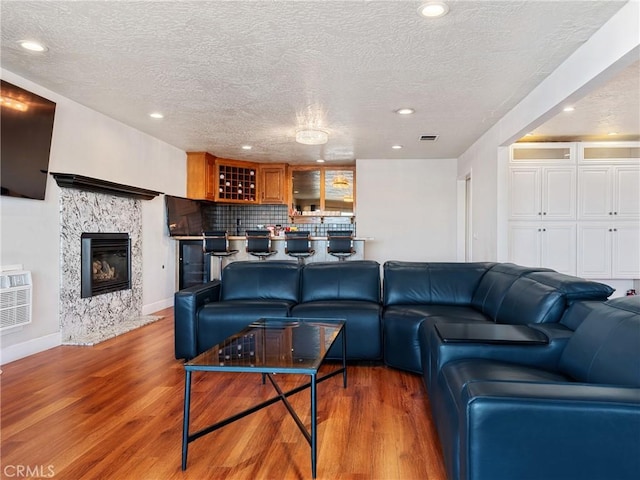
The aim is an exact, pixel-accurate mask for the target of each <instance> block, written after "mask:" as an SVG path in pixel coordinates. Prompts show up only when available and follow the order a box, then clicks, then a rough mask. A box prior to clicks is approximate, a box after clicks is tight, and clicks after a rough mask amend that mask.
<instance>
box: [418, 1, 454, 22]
mask: <svg viewBox="0 0 640 480" xmlns="http://www.w3.org/2000/svg"><path fill="white" fill-rule="evenodd" d="M448 12H449V6H448V5H447V4H446V3H444V2H427V3H425V4H423V5H420V8H418V13H419V14H420V15H422V16H423V17H426V18H439V17H444V16H445V15H446V14H447V13H448Z"/></svg>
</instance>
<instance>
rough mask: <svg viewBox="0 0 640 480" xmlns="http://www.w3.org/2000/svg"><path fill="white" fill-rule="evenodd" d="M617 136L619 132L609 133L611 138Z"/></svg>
mask: <svg viewBox="0 0 640 480" xmlns="http://www.w3.org/2000/svg"><path fill="white" fill-rule="evenodd" d="M617 134H618V132H609V133H607V135H611V136H614V135H617Z"/></svg>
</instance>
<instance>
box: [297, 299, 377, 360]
mask: <svg viewBox="0 0 640 480" xmlns="http://www.w3.org/2000/svg"><path fill="white" fill-rule="evenodd" d="M381 308H382V307H381V306H380V304H379V303H375V302H369V301H362V300H340V301H334V300H319V301H315V302H306V303H300V304H298V305H296V306H294V307H293V308H292V309H291V316H292V317H301V318H334V319H342V320H345V321H346V327H345V330H346V337H347V358H348V359H360V360H378V359H380V358H382V325H381V321H380V310H381ZM327 358H332V359H338V358H342V340H341V339H338V340H337V341H336V342H335V343H334V344H333V346H332V347H331V349H330V350H329V352H328V354H327Z"/></svg>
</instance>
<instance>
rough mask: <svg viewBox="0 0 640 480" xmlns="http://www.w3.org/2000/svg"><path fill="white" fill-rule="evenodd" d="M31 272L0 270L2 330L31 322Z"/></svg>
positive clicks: (0, 320) (0, 325) (0, 318)
mask: <svg viewBox="0 0 640 480" xmlns="http://www.w3.org/2000/svg"><path fill="white" fill-rule="evenodd" d="M31 297H32V284H31V272H27V271H23V270H6V271H2V272H0V330H5V329H9V328H12V327H17V326H20V325H26V324H28V323H31Z"/></svg>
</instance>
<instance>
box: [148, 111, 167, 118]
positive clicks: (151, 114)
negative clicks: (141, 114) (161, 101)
mask: <svg viewBox="0 0 640 480" xmlns="http://www.w3.org/2000/svg"><path fill="white" fill-rule="evenodd" d="M149 116H150V117H151V118H164V115H163V114H161V113H160V112H153V113H150V114H149Z"/></svg>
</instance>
